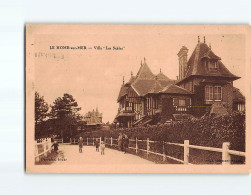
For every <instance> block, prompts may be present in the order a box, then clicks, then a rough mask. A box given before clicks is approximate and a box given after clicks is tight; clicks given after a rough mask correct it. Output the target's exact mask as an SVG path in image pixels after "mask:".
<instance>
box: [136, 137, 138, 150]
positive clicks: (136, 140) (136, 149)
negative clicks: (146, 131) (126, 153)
mask: <svg viewBox="0 0 251 195" xmlns="http://www.w3.org/2000/svg"><path fill="white" fill-rule="evenodd" d="M135 147H136V154H138V138H137V137H136V146H135Z"/></svg>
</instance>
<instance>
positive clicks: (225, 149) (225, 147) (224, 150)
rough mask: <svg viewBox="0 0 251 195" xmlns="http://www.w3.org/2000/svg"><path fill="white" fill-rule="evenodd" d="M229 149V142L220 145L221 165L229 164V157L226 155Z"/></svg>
mask: <svg viewBox="0 0 251 195" xmlns="http://www.w3.org/2000/svg"><path fill="white" fill-rule="evenodd" d="M229 147H230V143H229V142H224V143H223V144H222V164H225V165H227V164H231V156H230V154H229V153H228V150H229Z"/></svg>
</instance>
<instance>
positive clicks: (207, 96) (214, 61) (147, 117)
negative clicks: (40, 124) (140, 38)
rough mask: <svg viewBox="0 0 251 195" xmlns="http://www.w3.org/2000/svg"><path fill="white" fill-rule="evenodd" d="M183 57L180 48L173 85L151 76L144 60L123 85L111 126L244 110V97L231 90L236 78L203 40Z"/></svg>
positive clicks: (158, 76)
mask: <svg viewBox="0 0 251 195" xmlns="http://www.w3.org/2000/svg"><path fill="white" fill-rule="evenodd" d="M187 54H188V49H187V48H186V47H185V46H183V47H182V48H181V49H180V51H179V53H178V57H179V77H178V80H176V81H174V80H171V79H169V78H168V77H167V76H165V75H164V74H163V73H162V72H161V70H160V73H159V74H157V75H154V74H153V73H152V71H151V70H150V68H149V67H148V65H147V63H146V61H145V60H144V63H141V66H140V69H139V71H138V73H137V75H136V76H133V75H131V78H130V80H129V81H128V82H127V83H124V81H123V84H122V86H121V89H120V93H119V96H118V103H119V109H118V114H117V116H116V118H115V120H114V122H115V123H118V124H119V126H120V127H131V126H137V125H146V124H157V123H166V122H170V121H173V120H175V121H180V120H185V119H188V118H190V117H201V116H204V115H211V116H215V115H224V114H228V113H231V112H232V111H234V110H238V111H244V110H245V97H244V96H243V95H242V94H241V92H240V91H239V90H238V89H237V88H234V87H233V81H234V80H237V79H239V78H240V77H238V76H236V75H234V74H232V73H231V72H230V71H229V70H228V69H227V68H226V66H225V65H224V64H223V63H222V62H221V58H220V57H219V56H217V55H216V54H215V53H214V52H213V51H212V49H211V47H209V46H208V45H207V44H206V42H205V39H204V43H201V42H200V41H198V44H197V45H196V47H195V49H194V51H193V53H192V55H191V56H190V58H189V59H188V55H187ZM187 59H188V60H187Z"/></svg>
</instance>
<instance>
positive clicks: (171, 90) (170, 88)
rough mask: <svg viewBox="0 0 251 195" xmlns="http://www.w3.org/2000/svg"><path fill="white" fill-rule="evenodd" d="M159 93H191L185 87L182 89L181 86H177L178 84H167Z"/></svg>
mask: <svg viewBox="0 0 251 195" xmlns="http://www.w3.org/2000/svg"><path fill="white" fill-rule="evenodd" d="M160 93H168V94H183V95H189V94H192V93H191V92H190V91H188V90H187V89H184V88H182V87H179V86H178V85H174V84H172V85H168V86H167V87H165V88H164V89H163V90H162V91H161V92H160Z"/></svg>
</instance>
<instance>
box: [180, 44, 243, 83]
mask: <svg viewBox="0 0 251 195" xmlns="http://www.w3.org/2000/svg"><path fill="white" fill-rule="evenodd" d="M203 58H209V59H215V60H219V61H218V70H216V71H209V70H208V68H207V67H206V64H205V63H202V59H203ZM220 60H221V58H220V57H219V56H217V55H216V54H214V52H213V51H212V50H211V48H210V47H208V45H207V44H206V43H198V44H197V45H196V47H195V49H194V51H193V53H192V55H191V57H190V58H189V60H188V62H187V72H186V74H185V78H184V79H186V78H188V77H190V76H193V75H200V76H222V77H228V78H232V79H233V80H235V79H238V78H239V77H237V76H236V75H234V74H232V73H231V72H230V71H229V70H228V69H227V68H226V67H225V65H224V64H223V63H222V62H221V61H220ZM184 79H183V80H184Z"/></svg>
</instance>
